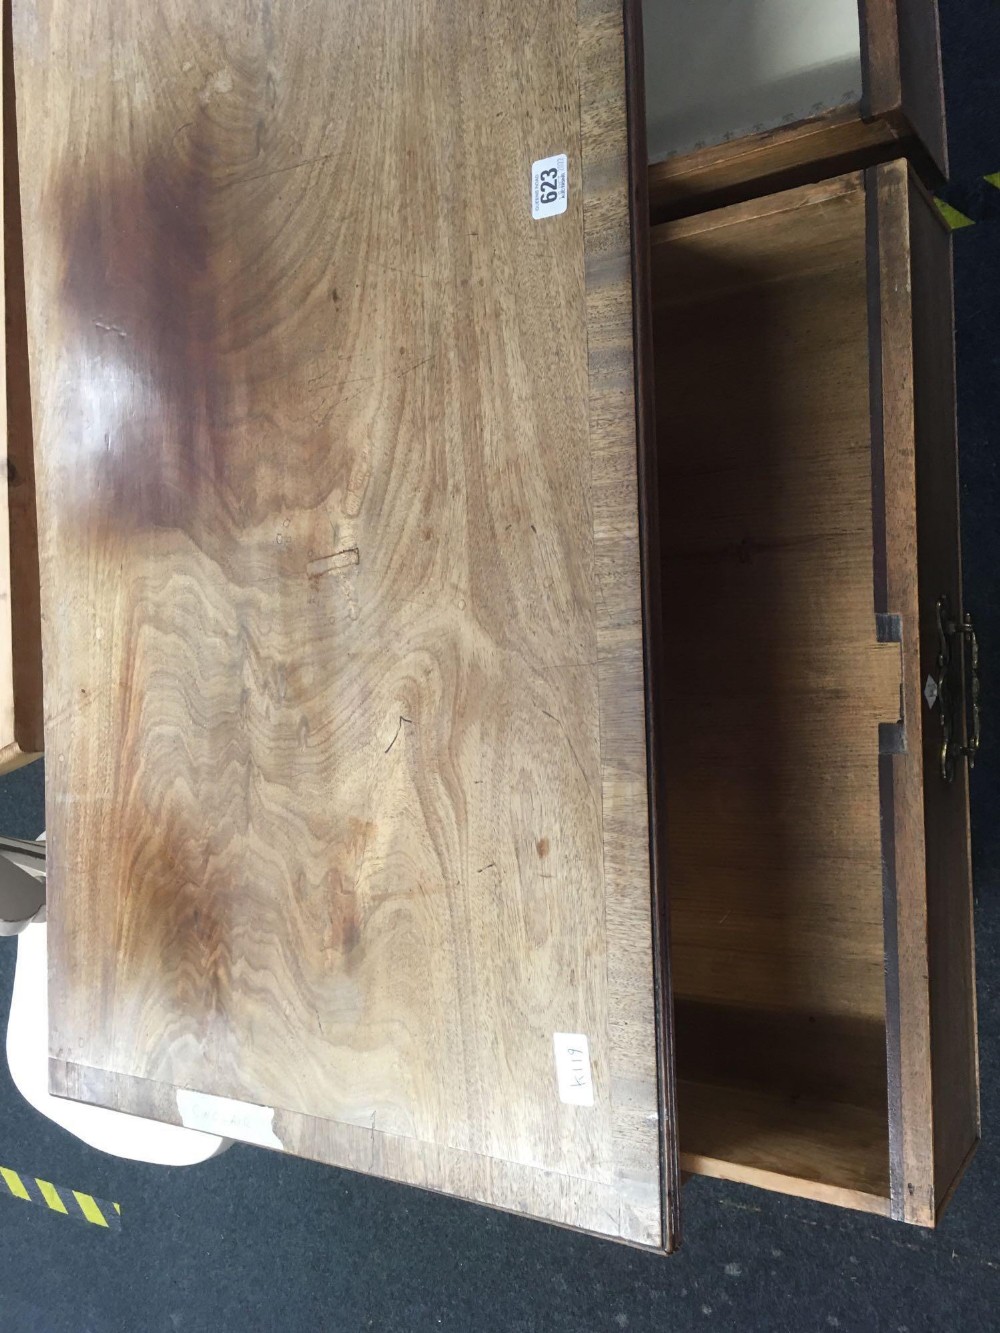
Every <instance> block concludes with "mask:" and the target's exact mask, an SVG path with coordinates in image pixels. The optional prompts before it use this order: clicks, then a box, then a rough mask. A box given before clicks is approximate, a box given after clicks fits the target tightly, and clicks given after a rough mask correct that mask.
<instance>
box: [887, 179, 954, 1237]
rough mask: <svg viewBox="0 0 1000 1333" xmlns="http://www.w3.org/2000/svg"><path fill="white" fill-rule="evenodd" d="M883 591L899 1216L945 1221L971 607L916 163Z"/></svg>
mask: <svg viewBox="0 0 1000 1333" xmlns="http://www.w3.org/2000/svg"><path fill="white" fill-rule="evenodd" d="M868 195H869V208H870V216H871V230H872V237H873V246H872V253H871V268H872V281H873V284H874V290H875V292H876V295H877V300H876V302H875V316H876V318H875V321H874V323H875V330H874V332H875V335H876V340H875V343H876V355H877V359H878V360H877V369H878V381H879V399H878V402H877V403H876V409H877V412H876V420H875V426H876V441H877V451H878V454H879V455H880V472H881V477H880V484H879V485H878V486H877V487H876V494H875V507H876V533H877V543H876V564H875V573H876V578H875V592H876V602H877V605H878V607H879V609H882V608H883V607H891V608H892V609H893V611H894V612H895V613H896V614H898V615H899V616H900V618H901V622H902V637H903V644H904V646H906V645H909V646H910V651H907V652H904V667H905V669H904V677H903V717H904V722H905V734H906V749H905V752H904V753H900V754H894V755H892V756H887V757H885V758H884V759H883V779H882V780H883V787H884V796H883V802H884V808H885V812H886V815H885V821H884V822H885V839H886V852H887V856H886V867H887V874H886V895H887V916H886V919H887V923H888V929H887V944H888V945H889V949H888V953H887V962H888V967H887V983H888V994H889V1001H890V1003H889V1014H888V1016H889V1035H890V1106H891V1109H892V1113H893V1187H892V1205H893V1214H894V1216H897V1217H900V1218H903V1219H905V1220H906V1221H910V1222H917V1223H920V1224H923V1225H926V1226H931V1225H933V1224H934V1222H935V1220H936V1218H937V1216H938V1213H939V1211H940V1208H941V1207H942V1205H943V1202H944V1201H945V1199H946V1198H947V1196H948V1195H949V1194H950V1192H951V1189H952V1187H953V1184H954V1181H955V1179H956V1177H957V1175H958V1174H959V1173H960V1172H961V1170H962V1169H963V1168H964V1166H965V1164H966V1163H967V1161H968V1159H969V1156H970V1154H971V1152H972V1150H973V1148H974V1147H975V1144H976V1142H977V1139H978V1134H979V1099H978V1059H977V1050H976V1014H975V969H974V960H973V944H972V890H971V868H970V864H969V826H968V778H967V774H966V773H965V772H964V771H963V769H964V765H962V766H960V770H959V772H958V773H957V776H956V780H955V782H954V784H952V785H951V786H947V785H946V784H945V783H943V781H942V780H941V777H940V772H939V766H940V765H939V750H940V743H941V725H940V718H939V715H938V713H937V712H936V711H934V712H931V711H930V710H929V709H928V706H927V704H926V702H925V699H924V695H923V693H922V691H923V688H924V683H925V681H926V679H927V676H928V674H930V673H932V672H933V671H935V670H936V659H937V651H938V645H937V624H936V613H935V606H936V602H937V599H938V597H939V596H940V595H941V594H942V593H946V594H948V596H949V597H950V598H951V602H952V605H953V607H955V608H956V609H957V608H959V607H960V606H961V588H962V580H961V561H960V548H959V531H958V496H957V475H956V473H957V468H956V462H957V454H956V435H955V415H954V343H953V327H952V307H951V265H950V249H949V241H948V238H947V236H946V234H945V232H944V230H943V228H942V227H941V226H940V224H939V222H938V220H937V218H936V216H935V215H934V210H933V204H932V203H931V202H930V200H929V199H927V198H925V197H924V195H923V193H922V191H921V189H920V187H919V185H918V184H917V182H916V181H915V180H914V178H913V176H912V174H911V173H910V172H909V170H908V168H907V166H906V163H905V162H897V163H892V164H887V165H886V166H884V167H880V168H878V169H877V171H875V172H872V173H870V175H869V188H868Z"/></svg>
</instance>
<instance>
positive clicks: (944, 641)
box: [927, 593, 982, 782]
mask: <svg viewBox="0 0 1000 1333" xmlns="http://www.w3.org/2000/svg"><path fill="white" fill-rule="evenodd" d="M937 623H938V658H937V668H938V675H937V680H936V681H930V682H928V695H927V697H928V702H931V693H933V695H934V696H935V698H934V700H933V702H936V703H938V704H939V705H940V709H941V732H942V735H941V777H942V778H943V779H944V781H945V782H954V780H955V762H956V760H958V759H959V758H961V757H962V756H963V755H964V756H965V758H966V759H967V760H968V761H969V768H970V769H971V768H975V766H976V755H977V754H978V753H979V746H980V744H981V742H982V717H981V710H980V686H979V639H978V638H977V637H976V631H975V627H974V626H973V623H972V616H971V614H970V613H969V612H968V611H967V612H966V613H965V616H964V618H963V620H962V622H961V624H958V623H957V622H956V620H955V619H954V617H953V616H952V614H951V603H950V601H949V599H948V595H947V593H944V594H942V595H941V596H940V597H939V598H938V600H937ZM956 639H960V640H961V642H960V644H959V646H958V652H957V653H956V651H955V649H954V646H953V645H954V643H955V640H956ZM966 646H968V649H969V690H968V699H969V700H970V701H971V716H967V717H966V718H965V719H964V720H965V722H966V732H967V741H966V743H965V744H964V745H963V744H962V742H961V740H960V739H959V737H960V736H961V732H962V722H963V717H962V711H960V710H965V709H966V708H967V704H966V699H965V698H964V697H962V690H961V679H962V676H961V656H960V654H961V653H962V652H963V651H964V649H965V647H966ZM932 686H933V690H932V688H931V687H932ZM932 706H933V703H932Z"/></svg>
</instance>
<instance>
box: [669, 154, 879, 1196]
mask: <svg viewBox="0 0 1000 1333" xmlns="http://www.w3.org/2000/svg"><path fill="white" fill-rule="evenodd" d="M652 253H653V274H654V289H653V290H654V345H655V351H656V367H657V433H658V440H659V454H660V457H659V471H660V477H661V497H660V498H661V517H662V522H663V525H664V532H665V533H666V534H668V536H667V538H666V540H665V542H664V547H663V575H662V586H663V596H664V606H665V608H666V610H667V614H668V617H669V622H670V623H671V624H672V625H673V627H674V630H675V634H676V635H677V638H676V640H675V646H674V648H673V650H672V651H671V652H669V653H668V654H667V655H666V657H665V660H664V663H663V665H662V669H661V671H662V674H661V678H660V687H661V688H662V690H663V692H664V694H665V695H666V697H667V698H669V700H670V702H671V709H670V712H669V720H668V726H667V734H666V745H667V755H668V761H667V780H666V792H667V806H666V809H667V828H668V836H669V840H670V849H671V860H670V869H671V899H670V903H671V908H670V910H671V948H672V965H673V980H674V991H675V996H676V1024H677V1060H678V1077H679V1080H680V1090H681V1091H680V1109H679V1115H680V1125H679V1130H680V1147H681V1154H682V1159H681V1160H682V1166H684V1167H686V1169H690V1170H701V1169H705V1170H707V1171H708V1172H709V1173H710V1174H726V1175H728V1176H730V1177H731V1178H734V1179H749V1178H756V1177H757V1176H758V1175H759V1174H760V1173H763V1174H764V1175H768V1174H770V1175H773V1176H775V1177H776V1178H777V1177H780V1178H781V1180H782V1181H783V1183H780V1184H777V1185H776V1186H775V1187H777V1188H788V1189H793V1191H795V1192H801V1193H810V1192H814V1191H811V1190H810V1189H809V1187H808V1184H807V1182H814V1183H816V1184H817V1185H818V1186H821V1187H822V1188H821V1190H820V1192H821V1193H823V1191H826V1190H839V1191H843V1192H844V1195H843V1197H841V1198H840V1201H841V1202H847V1201H853V1196H854V1195H856V1194H859V1195H864V1196H865V1197H866V1198H867V1199H868V1204H867V1205H866V1206H871V1207H876V1206H877V1207H878V1208H879V1209H882V1210H884V1209H885V1208H887V1207H888V1194H889V1169H890V1159H889V1128H888V1107H887V1069H886V1027H885V1012H886V1011H885V1004H886V1000H885V939H884V925H883V910H884V909H883V894H882V839H881V829H880V818H879V745H880V741H879V727H880V724H887V725H889V726H890V727H892V726H893V725H894V724H897V723H898V721H899V718H900V682H901V678H902V663H901V653H900V645H899V644H898V643H884V642H879V635H878V631H877V627H876V619H875V605H874V595H873V588H872V562H873V529H872V498H871V496H872V463H871V417H870V411H871V403H870V397H869V386H868V372H869V352H868V347H869V343H868V273H867V261H866V202H865V186H864V179H863V177H862V176H861V175H858V174H855V175H851V176H847V177H842V178H839V179H837V180H834V181H831V182H827V183H824V184H823V185H818V186H814V187H808V188H805V189H800V190H795V191H790V192H788V193H786V194H783V195H781V196H777V197H773V198H770V199H767V200H762V201H759V202H754V203H748V204H744V205H740V206H737V207H734V208H730V209H724V210H720V211H719V212H717V213H714V214H711V215H707V216H705V217H702V218H689V219H686V220H684V221H680V222H676V223H671V224H667V225H665V226H662V227H658V228H654V231H653V252H652ZM747 1173H749V1175H748V1174H747ZM795 1182H798V1183H797V1184H795ZM848 1196H850V1198H848ZM823 1197H826V1195H825V1194H823ZM876 1201H880V1202H878V1203H876Z"/></svg>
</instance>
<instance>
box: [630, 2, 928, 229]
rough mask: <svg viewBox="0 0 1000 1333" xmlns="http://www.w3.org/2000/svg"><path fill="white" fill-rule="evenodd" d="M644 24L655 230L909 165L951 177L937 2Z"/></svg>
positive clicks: (656, 14)
mask: <svg viewBox="0 0 1000 1333" xmlns="http://www.w3.org/2000/svg"><path fill="white" fill-rule="evenodd" d="M643 23H644V29H645V51H646V61H645V64H646V87H647V105H648V113H649V157H650V162H651V163H652V164H653V167H652V171H651V175H650V187H651V197H652V203H653V212H654V217H660V218H666V217H670V216H680V215H681V214H683V213H691V212H694V211H696V210H698V209H700V208H702V207H705V206H707V205H709V204H711V203H713V202H716V201H728V198H731V197H733V196H735V195H737V194H739V193H741V192H743V193H750V192H754V193H758V194H759V193H765V192H768V191H769V190H773V189H775V188H779V184H780V186H781V187H782V188H783V187H784V185H786V184H787V185H794V184H800V183H804V182H805V181H807V180H816V179H817V178H818V177H820V176H824V175H825V176H831V175H834V174H836V172H837V171H841V170H846V169H848V168H849V167H855V166H858V165H866V164H867V163H870V162H873V161H876V160H878V159H879V158H880V157H882V158H885V157H893V156H896V155H897V154H900V153H902V152H908V153H910V154H912V155H913V156H914V157H915V158H916V159H917V160H919V161H920V162H921V163H922V165H923V166H924V167H925V168H927V169H929V170H930V171H931V172H932V173H933V172H935V171H941V172H944V171H945V170H946V165H947V164H946V155H947V146H946V142H945V130H944V101H943V97H942V87H941V62H940V51H939V41H938V16H937V3H936V0H698V3H697V4H692V3H690V0H643ZM859 157H864V158H865V159H866V161H865V162H863V163H859V161H858V158H859Z"/></svg>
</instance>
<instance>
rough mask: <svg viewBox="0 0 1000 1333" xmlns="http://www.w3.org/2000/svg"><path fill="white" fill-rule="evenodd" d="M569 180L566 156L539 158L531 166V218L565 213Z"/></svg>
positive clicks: (561, 154) (550, 216)
mask: <svg viewBox="0 0 1000 1333" xmlns="http://www.w3.org/2000/svg"><path fill="white" fill-rule="evenodd" d="M568 199H569V179H568V170H567V163H566V154H565V153H557V154H556V155H555V156H554V157H540V158H539V159H538V161H537V162H532V164H531V216H532V217H533V218H552V217H555V216H556V214H558V213H565V212H566V204H567V201H568Z"/></svg>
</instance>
